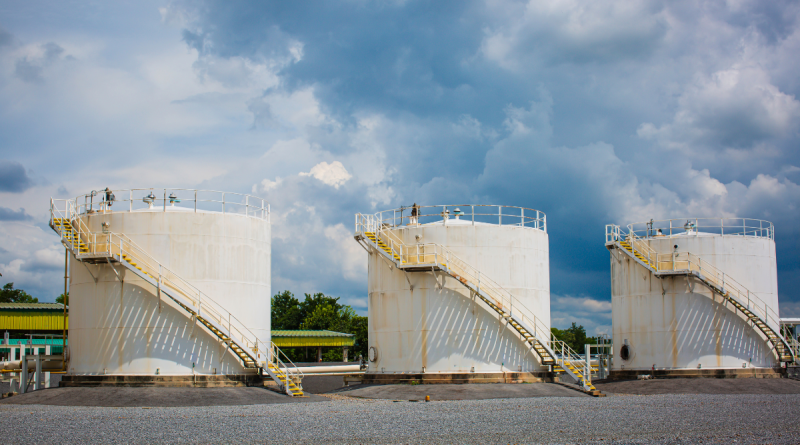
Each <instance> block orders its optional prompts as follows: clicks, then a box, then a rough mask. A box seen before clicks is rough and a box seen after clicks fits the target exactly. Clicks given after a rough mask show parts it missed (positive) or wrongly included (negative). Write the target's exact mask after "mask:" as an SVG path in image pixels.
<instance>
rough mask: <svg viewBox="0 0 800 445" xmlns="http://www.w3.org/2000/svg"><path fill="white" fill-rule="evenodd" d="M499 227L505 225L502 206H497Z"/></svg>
mask: <svg viewBox="0 0 800 445" xmlns="http://www.w3.org/2000/svg"><path fill="white" fill-rule="evenodd" d="M497 225H498V226H502V225H503V208H502V207H500V206H497Z"/></svg>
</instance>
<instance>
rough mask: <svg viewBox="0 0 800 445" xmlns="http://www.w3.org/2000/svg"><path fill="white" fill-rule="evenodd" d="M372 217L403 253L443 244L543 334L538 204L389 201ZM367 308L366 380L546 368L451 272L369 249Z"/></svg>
mask: <svg viewBox="0 0 800 445" xmlns="http://www.w3.org/2000/svg"><path fill="white" fill-rule="evenodd" d="M412 212H413V214H412ZM375 218H376V219H377V221H378V223H377V224H378V225H379V226H380V227H382V228H383V229H384V230H385V231H388V232H387V233H386V238H385V239H390V240H392V242H393V243H395V242H396V243H402V244H403V245H405V246H406V248H405V249H406V250H405V251H406V252H413V251H414V249H419V248H418V247H417V246H428V247H427V248H429V249H430V246H431V245H432V244H436V245H440V246H443V247H444V248H445V249H447V250H449V252H451V253H452V254H454V255H455V256H457V257H459V258H460V259H461V260H463V261H464V262H465V263H468V264H469V265H471V266H472V267H474V269H476V270H477V271H480V274H482V276H483V277H486V278H485V280H487V281H488V280H489V279H491V280H494V282H496V283H498V284H499V285H500V286H502V287H503V288H505V289H506V290H507V291H508V292H510V294H512V295H513V296H514V299H515V303H514V304H517V305H518V306H524V307H518V308H517V311H518V312H520V311H522V310H523V309H525V308H527V310H528V311H529V312H530V313H533V314H535V316H536V317H537V318H538V322H539V323H540V328H541V329H542V331H546V332H548V333H549V330H550V270H549V247H548V235H547V230H546V221H545V215H544V214H543V213H542V212H539V211H537V210H533V209H525V208H520V207H507V206H487V205H458V206H456V205H446V206H422V207H419V208H418V210H416V211H415V210H413V209H412V208H402V209H396V210H389V211H384V212H380V213H378V214H376V215H375ZM358 230H359V229H358V228H357V231H358ZM428 252H432V250H428ZM430 259H431V258H429V259H428V260H427V261H420V262H430ZM404 260H406V261H415V260H413V259H412V258H408V257H407V258H404ZM441 261H443V262H446V261H447V259H444V260H441ZM451 261H452V262H453V264H455V259H452V260H451ZM511 310H512V312H513V311H514V309H513V308H511ZM368 311H369V350H370V357H369V360H370V361H369V369H368V371H367V372H368V375H367V378H368V381H369V377H370V375H372V376H373V377H375V378H376V379H375V381H386V382H388V381H392V380H391V379H392V378H393V377H391V376H395V377H396V376H400V375H406V376H411V377H409V378H411V379H413V378H417V377H415V376H418V377H419V378H421V379H423V380H425V381H429V382H435V381H439V382H446V381H448V379H455V380H451V381H456V380H457V381H459V382H465V381H472V380H473V379H471V378H470V375H473V376H480V378H475V379H474V380H475V381H492V380H491V379H492V378H496V379H501V378H502V377H501V376H502V375H503V373H534V374H532V375H533V376H534V380H535V379H536V378H538V377H541V376H543V375H544V373H546V372H547V371H548V370H549V368H548V367H547V366H544V365H542V364H541V362H540V358H539V356H537V355H536V353H534V352H532V351H531V349H530V346H529V345H527V344H526V343H525V342H524V341H523V339H522V338H521V337H520V335H519V334H518V333H517V332H516V331H515V330H514V329H512V328H511V327H510V326H508V325H507V321H506V320H504V319H502V318H501V317H500V316H499V315H498V313H496V312H495V311H492V310H491V308H490V307H489V306H487V304H486V303H485V302H483V301H481V300H480V299H478V298H477V297H476V296H473V295H472V293H471V292H470V290H469V289H468V288H467V287H465V286H464V285H462V283H460V282H459V281H458V280H457V279H455V278H454V277H453V276H450V275H448V274H447V273H446V272H445V271H443V270H438V271H434V270H433V268H427V269H426V268H417V269H400V268H398V267H396V265H395V264H393V263H392V262H391V261H389V260H388V259H387V258H386V257H385V256H382V255H381V254H379V253H378V252H377V251H375V250H374V249H373V250H372V252H371V253H370V255H369V309H368ZM465 374H466V375H465ZM487 374H488V375H487ZM376 375H377V376H376ZM455 375H461V376H460V377H458V378H454V377H453V376H455ZM379 376H384V377H386V376H388V377H386V378H384V379H379V378H377V377H379ZM536 376H538V377H536ZM529 377H530V375H529ZM387 378H388V380H387ZM518 378H522V379H524V378H525V377H524V376H522V377H519V376H518ZM437 379H440V380H437ZM487 379H489V380H487ZM400 380H402V378H400ZM495 381H503V380H495Z"/></svg>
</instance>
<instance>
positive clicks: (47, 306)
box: [0, 303, 69, 312]
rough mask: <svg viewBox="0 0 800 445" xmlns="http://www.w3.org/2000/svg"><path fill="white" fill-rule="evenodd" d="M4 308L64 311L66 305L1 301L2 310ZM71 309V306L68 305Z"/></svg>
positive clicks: (0, 308)
mask: <svg viewBox="0 0 800 445" xmlns="http://www.w3.org/2000/svg"><path fill="white" fill-rule="evenodd" d="M3 310H17V311H62V312H63V311H64V305H63V304H61V303H0V311H3ZM67 310H69V306H67Z"/></svg>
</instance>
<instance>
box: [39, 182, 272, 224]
mask: <svg viewBox="0 0 800 445" xmlns="http://www.w3.org/2000/svg"><path fill="white" fill-rule="evenodd" d="M109 192H110V194H109ZM109 192H106V190H94V191H92V192H91V193H87V194H85V195H80V196H78V197H76V198H74V199H64V200H62V199H53V200H52V201H54V202H57V201H71V202H72V204H73V206H74V209H75V211H76V213H77V214H79V215H82V214H92V213H109V212H133V211H139V210H146V209H150V210H153V211H162V212H166V211H168V210H174V209H175V208H176V207H177V208H181V209H185V210H186V211H193V212H195V213H197V212H222V213H233V214H238V215H244V216H248V217H253V218H258V219H263V220H267V221H269V219H270V207H269V203H268V202H267V201H266V200H264V199H263V198H259V197H257V196H252V195H246V194H242V193H232V192H222V191H217V190H199V189H185V188H134V189H122V190H109Z"/></svg>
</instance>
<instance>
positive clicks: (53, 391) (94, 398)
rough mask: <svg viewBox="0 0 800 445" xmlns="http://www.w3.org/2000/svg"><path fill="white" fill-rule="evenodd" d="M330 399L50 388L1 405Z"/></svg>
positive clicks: (243, 391) (241, 391)
mask: <svg viewBox="0 0 800 445" xmlns="http://www.w3.org/2000/svg"><path fill="white" fill-rule="evenodd" d="M328 400H329V399H327V398H325V397H321V396H317V395H313V394H309V395H308V397H303V398H292V397H289V396H287V395H285V394H279V393H277V392H274V391H270V390H268V389H265V388H257V387H247V388H153V387H138V388H136V387H134V388H131V387H99V388H97V387H96V388H50V389H42V390H39V391H33V392H30V393H27V394H20V395H17V396H13V397H9V398H6V399H3V400H2V401H0V405H2V404H5V405H58V406H115V407H177V406H229V405H265V404H272V403H308V402H323V401H328Z"/></svg>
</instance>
